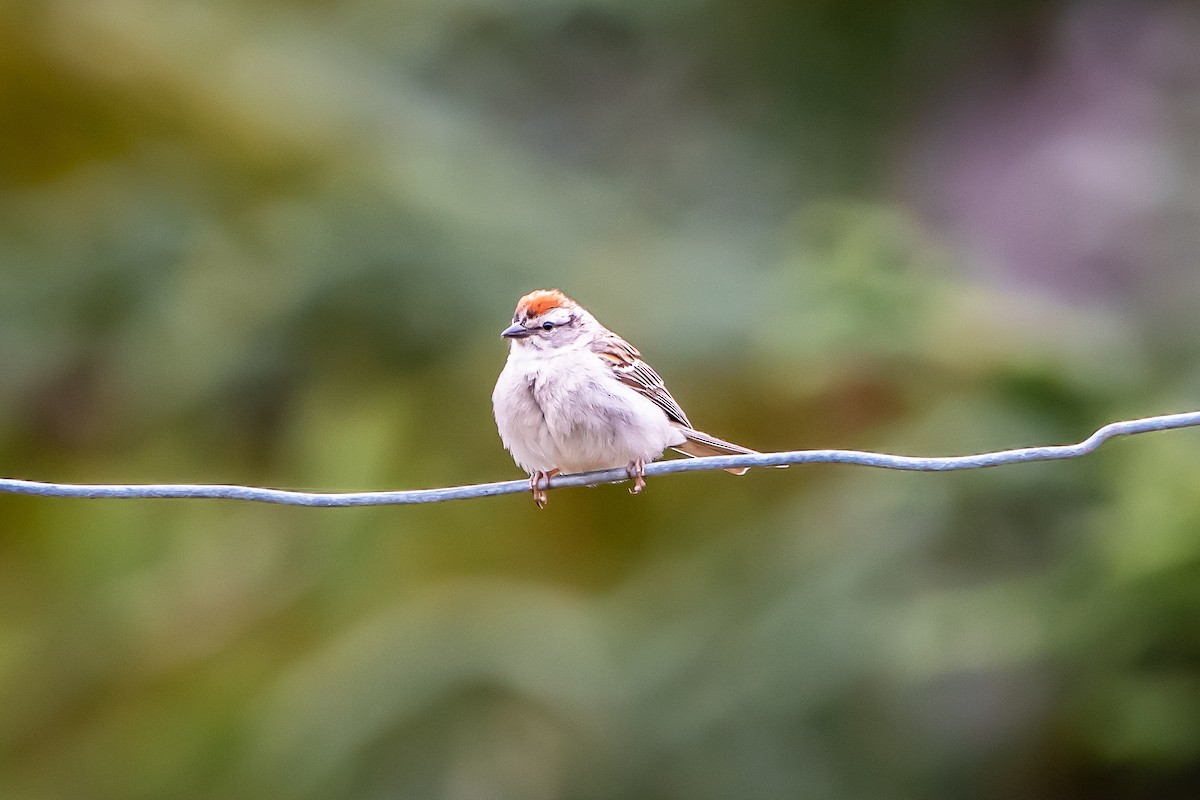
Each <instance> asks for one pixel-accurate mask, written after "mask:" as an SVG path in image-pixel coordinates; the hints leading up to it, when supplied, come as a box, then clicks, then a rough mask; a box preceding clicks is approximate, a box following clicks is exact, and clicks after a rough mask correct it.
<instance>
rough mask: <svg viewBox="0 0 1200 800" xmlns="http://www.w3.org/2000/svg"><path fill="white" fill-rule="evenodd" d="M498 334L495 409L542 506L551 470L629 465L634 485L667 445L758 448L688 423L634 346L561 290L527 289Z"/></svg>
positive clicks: (686, 450) (697, 449)
mask: <svg viewBox="0 0 1200 800" xmlns="http://www.w3.org/2000/svg"><path fill="white" fill-rule="evenodd" d="M500 335H501V336H503V337H504V338H505V339H507V340H508V341H509V351H508V361H507V362H505V364H504V369H503V370H502V371H501V372H500V377H499V379H498V380H497V381H496V388H495V390H494V391H493V392H492V410H493V413H494V414H495V417H496V427H497V428H498V429H499V431H500V439H501V441H503V442H504V447H505V449H506V450H508V452H509V453H511V454H512V457H513V460H515V461H516V462H517V465H518V466H520V467H521V469H523V470H525V471H526V472H528V473H529V489H530V491H531V492H532V494H533V501H534V502H535V503H536V504H537V506H538V508H542V507H544V506H545V505H546V500H547V494H546V493H547V489H548V488H549V486H550V479H551V478H552V477H553V476H555V475H566V474H570V473H576V472H590V471H593V470H603V469H613V468H616V467H625V469H626V471H627V472H628V474H629V476H630V477H631V478H633V479H634V484H633V488H632V489H630V492H631V493H632V494H638V493H640V492H641V491H642V489H644V488H645V486H646V480H645V475H644V470H645V466H646V462H648V461H653V460H655V459H656V458H659V457H660V456H662V454H663V452H664V451H666V449H667V448H670V449H672V450H674V451H676V452H679V453H683V454H684V455H686V456H691V457H698V456H716V455H732V454H735V453H756V452H757V451H756V450H750V449H749V448H746V447H742V446H740V445H736V444H732V443H730V442H726V441H724V440H722V439H718V438H716V437H715V436H710V435H709V434H707V433H704V432H703V431H699V430H696V429H695V428H694V427H692V423H691V421H690V420H689V419H688V417H687V414H685V413H684V412H683V409H682V408H680V407H679V403H677V402H675V398H674V397H672V396H671V393H670V392H669V391H667V387H666V386H665V385H664V384H663V379H662V378H661V377H659V375H658V373H657V372H655V371H654V369H653V367H651V366H650V365H649V364H647V363H646V362H645V361H643V360H642V356H641V353H639V352H638V350H637V348H635V347H634V346H633V345H631V344H629V342H627V341H625V340H624V339H622V338H621V337H620V336H618V335H617V334H615V333H613V332H612V331H610V330H609V329H608V328H606V327H604V326H603V325H601V324H600V322H599V321H598V320H597V319H596V318H595V317H594V316H592V314H591V313H590V312H589V311H588V310H587V309H585V308H584V307H583V306H581V305H579V304H578V303H576V302H575V301H574V300H572V299H571V298H569V297H567V296H566V295H565V294H563V293H562V292H560V291H559V290H557V289H538V290H537V291H533V292H530V293H529V294H527V295H525V296H524V297H522V298H521V300H520V302H518V303H517V309H516V312H515V313H514V314H513V318H512V324H511V325H509V326H508V327H507V328H505V329H504V330H503V331H502V332H501V334H500ZM725 471H726V472H731V473H733V474H734V475H743V474H745V472H746V468H745V467H736V468H730V469H727V470H725ZM543 481H544V483H543Z"/></svg>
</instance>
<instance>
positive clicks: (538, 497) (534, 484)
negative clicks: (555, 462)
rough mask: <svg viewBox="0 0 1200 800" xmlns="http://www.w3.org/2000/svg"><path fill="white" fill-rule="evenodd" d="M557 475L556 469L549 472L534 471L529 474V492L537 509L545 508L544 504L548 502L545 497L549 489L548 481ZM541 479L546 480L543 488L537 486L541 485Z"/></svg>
mask: <svg viewBox="0 0 1200 800" xmlns="http://www.w3.org/2000/svg"><path fill="white" fill-rule="evenodd" d="M557 474H558V470H557V469H551V470H543V469H539V470H535V471H534V472H533V473H531V474H530V476H529V491H530V492H532V493H533V502H534V503H536V504H537V507H538V508H545V507H546V503H547V502H549V499H550V498H548V497H547V496H546V490H547V489H549V488H550V479H551V478H552V477H554V476H555V475H557ZM542 478H545V479H546V486H545V488H542V487H541V486H538V484H539V483H541V481H542Z"/></svg>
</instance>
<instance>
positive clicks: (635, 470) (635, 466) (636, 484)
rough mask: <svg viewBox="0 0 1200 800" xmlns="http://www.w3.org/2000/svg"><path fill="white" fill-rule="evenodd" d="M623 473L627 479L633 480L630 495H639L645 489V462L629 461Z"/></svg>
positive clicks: (638, 460)
mask: <svg viewBox="0 0 1200 800" xmlns="http://www.w3.org/2000/svg"><path fill="white" fill-rule="evenodd" d="M625 472H627V473H628V474H629V477H631V478H633V488H632V489H630V490H629V493H630V494H641V492H642V489H645V488H646V462H645V461H644V460H642V459H640V458H639V459H637V460H636V461H630V462H629V466H628V467H626V468H625Z"/></svg>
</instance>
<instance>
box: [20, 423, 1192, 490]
mask: <svg viewBox="0 0 1200 800" xmlns="http://www.w3.org/2000/svg"><path fill="white" fill-rule="evenodd" d="M1194 426H1200V411H1190V412H1187V413H1184V414H1166V415H1163V416H1158V417H1145V418H1144V419H1132V420H1126V421H1124V422H1113V423H1111V424H1109V425H1105V426H1104V427H1103V428H1100V429H1099V430H1098V431H1096V432H1095V433H1093V434H1092V435H1091V436H1089V437H1088V438H1086V439H1084V440H1083V441H1082V442H1079V443H1078V444H1064V445H1051V446H1047V447H1022V448H1018V449H1016V450H1000V451H997V452H993V453H979V454H977V455H969V456H944V457H933V458H921V457H917V456H894V455H888V454H885V453H871V452H864V451H860V450H794V451H791V452H786V453H755V454H752V455H735V456H709V457H706V458H687V459H675V460H671V461H658V462H655V463H653V464H648V465H646V473H645V474H646V477H654V476H657V475H670V474H672V473H676V472H699V471H700V470H713V469H727V468H729V467H775V466H780V465H782V464H856V465H859V466H864V467H880V468H882V469H900V470H911V471H920V472H949V471H951V470H959V469H980V468H982V467H996V466H1000V465H1002V464H1020V463H1024V462H1027V461H1053V460H1057V459H1063V458H1078V457H1079V456H1084V455H1087V454H1088V453H1090V452H1092V451H1093V450H1095V449H1096V448H1097V447H1099V446H1100V445H1101V444H1103V443H1104V442H1106V441H1108V440H1109V439H1112V438H1113V437H1116V436H1132V435H1133V434H1138V433H1150V432H1152V431H1166V430H1173V429H1175V428H1190V427H1194ZM627 480H629V475H628V474H627V473H626V471H625V470H624V469H609V470H603V471H601V472H586V473H581V474H578V475H562V476H558V477H556V478H554V480H553V481H552V488H555V489H565V488H568V487H572V486H596V485H599V484H604V483H621V482H623V481H627ZM543 485H544V484H543ZM528 491H529V481H527V480H518V481H502V482H500V483H479V484H474V485H471V486H451V487H447V488H444V489H412V490H408V491H398V492H295V491H289V490H286V489H266V488H261V487H257V486H233V485H224V484H190V483H176V484H72V483H43V482H40V481H27V480H21V479H18V478H0V492H8V493H11V494H28V495H38V496H41V497H82V498H90V499H100V498H126V499H132V498H141V499H153V498H160V499H161V498H192V499H212V500H251V501H255V502H260V503H279V504H282V505H289V506H321V507H330V508H332V507H344V506H383V505H410V504H414V503H441V502H445V501H448V500H468V499H471V498H476V497H495V496H496V495H502V494H519V493H521V492H528Z"/></svg>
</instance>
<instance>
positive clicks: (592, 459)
mask: <svg viewBox="0 0 1200 800" xmlns="http://www.w3.org/2000/svg"><path fill="white" fill-rule="evenodd" d="M492 404H493V408H494V410H495V414H496V426H497V427H498V428H499V430H500V438H501V439H502V440H503V442H504V446H505V447H506V448H507V449H508V451H509V452H510V453H512V456H513V459H514V460H516V462H517V464H519V465H520V466H521V468H522V469H524V470H525V471H526V472H534V471H535V470H543V471H548V470H553V469H557V470H559V471H560V472H564V473H569V472H589V471H591V470H597V469H610V468H613V467H624V466H626V465H628V464H629V463H630V462H632V461H636V460H638V459H641V460H643V461H653V460H654V459H656V458H658V457H659V456H661V455H662V453H663V450H665V449H666V448H667V447H669V446H671V445H676V444H681V443H682V442H683V441H684V436H683V434H682V433H681V432H680V430H679V428H678V427H676V426H675V425H673V424H672V423H671V422H670V421H669V420H668V419H667V415H666V414H664V413H663V412H662V410H661V409H660V408H659V407H658V406H656V405H655V404H654V403H653V402H652V401H651V400H650V399H648V398H646V397H644V396H643V395H641V394H638V393H637V392H636V391H635V390H633V389H631V388H630V387H628V386H625V385H624V384H622V383H621V382H620V381H619V380H617V378H616V376H614V375H613V374H612V373H611V372H610V371H609V368H608V367H607V366H606V365H605V364H604V363H603V362H602V361H601V360H600V359H599V358H598V357H597V356H595V355H594V354H592V353H590V352H586V351H578V350H569V351H564V352H561V353H556V354H555V355H554V356H552V357H551V358H549V359H546V358H542V359H537V360H535V359H531V358H529V357H527V356H525V355H524V354H522V353H519V352H516V353H512V354H510V355H509V359H508V362H507V363H506V364H505V365H504V370H503V371H502V372H501V373H500V378H499V380H498V381H497V383H496V390H495V391H494V392H493V393H492Z"/></svg>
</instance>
